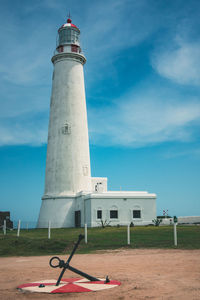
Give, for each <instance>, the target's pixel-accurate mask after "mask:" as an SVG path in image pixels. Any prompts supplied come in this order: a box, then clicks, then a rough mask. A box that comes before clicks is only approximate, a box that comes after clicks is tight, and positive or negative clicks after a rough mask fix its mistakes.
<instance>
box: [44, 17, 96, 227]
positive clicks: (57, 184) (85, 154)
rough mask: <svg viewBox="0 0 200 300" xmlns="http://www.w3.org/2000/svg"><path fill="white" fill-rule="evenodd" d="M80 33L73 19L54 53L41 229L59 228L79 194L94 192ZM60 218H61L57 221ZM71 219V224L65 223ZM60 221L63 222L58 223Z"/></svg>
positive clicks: (64, 27)
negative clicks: (53, 225)
mask: <svg viewBox="0 0 200 300" xmlns="http://www.w3.org/2000/svg"><path fill="white" fill-rule="evenodd" d="M79 37H80V30H79V28H78V27H77V26H76V25H74V24H72V21H71V19H70V18H68V19H67V22H66V23H65V24H64V25H62V26H61V27H60V28H59V29H58V38H57V45H56V50H55V53H54V55H53V57H52V63H53V66H54V70H53V77H52V94H51V104H50V120H49V129H48V145H47V159H46V175H45V192H44V196H43V197H42V206H41V209H40V216H39V221H38V226H39V227H43V225H44V224H45V223H46V222H47V221H48V220H51V221H53V220H54V223H58V224H57V225H58V227H60V225H62V221H61V219H62V218H61V216H62V214H63V210H64V219H65V220H63V222H65V223H66V222H67V223H68V221H69V223H70V218H67V213H66V212H68V211H70V208H71V206H72V202H73V200H74V198H75V196H76V194H77V193H79V192H81V191H91V172H90V155H89V140H88V125H87V112H86V99H85V86H84V73H83V66H84V64H85V62H86V58H85V56H84V55H83V54H82V52H81V47H80V39H79ZM55 214H56V215H58V216H59V217H58V218H57V216H55ZM66 219H68V221H66ZM59 220H60V221H59Z"/></svg>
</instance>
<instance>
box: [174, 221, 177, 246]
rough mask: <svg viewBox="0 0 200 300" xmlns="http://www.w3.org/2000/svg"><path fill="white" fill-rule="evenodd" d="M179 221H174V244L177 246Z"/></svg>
mask: <svg viewBox="0 0 200 300" xmlns="http://www.w3.org/2000/svg"><path fill="white" fill-rule="evenodd" d="M176 226H177V223H174V246H177V227H176Z"/></svg>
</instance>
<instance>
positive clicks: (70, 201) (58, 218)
mask: <svg viewBox="0 0 200 300" xmlns="http://www.w3.org/2000/svg"><path fill="white" fill-rule="evenodd" d="M75 202H76V201H75V196H74V197H62V198H61V197H58V198H57V197H55V198H43V199H42V205H41V208H40V214H39V218H38V223H37V227H38V228H47V227H48V224H49V221H50V222H51V227H52V228H63V227H75V223H74V210H75V207H74V205H75Z"/></svg>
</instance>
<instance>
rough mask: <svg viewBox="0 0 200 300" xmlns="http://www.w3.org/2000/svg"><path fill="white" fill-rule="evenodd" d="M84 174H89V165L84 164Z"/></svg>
mask: <svg viewBox="0 0 200 300" xmlns="http://www.w3.org/2000/svg"><path fill="white" fill-rule="evenodd" d="M83 175H84V176H88V166H86V165H85V166H83Z"/></svg>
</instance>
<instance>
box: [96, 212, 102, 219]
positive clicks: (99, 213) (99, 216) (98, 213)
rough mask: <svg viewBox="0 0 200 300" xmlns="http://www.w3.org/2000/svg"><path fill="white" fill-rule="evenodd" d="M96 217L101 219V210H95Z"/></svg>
mask: <svg viewBox="0 0 200 300" xmlns="http://www.w3.org/2000/svg"><path fill="white" fill-rule="evenodd" d="M97 219H102V210H97Z"/></svg>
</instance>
